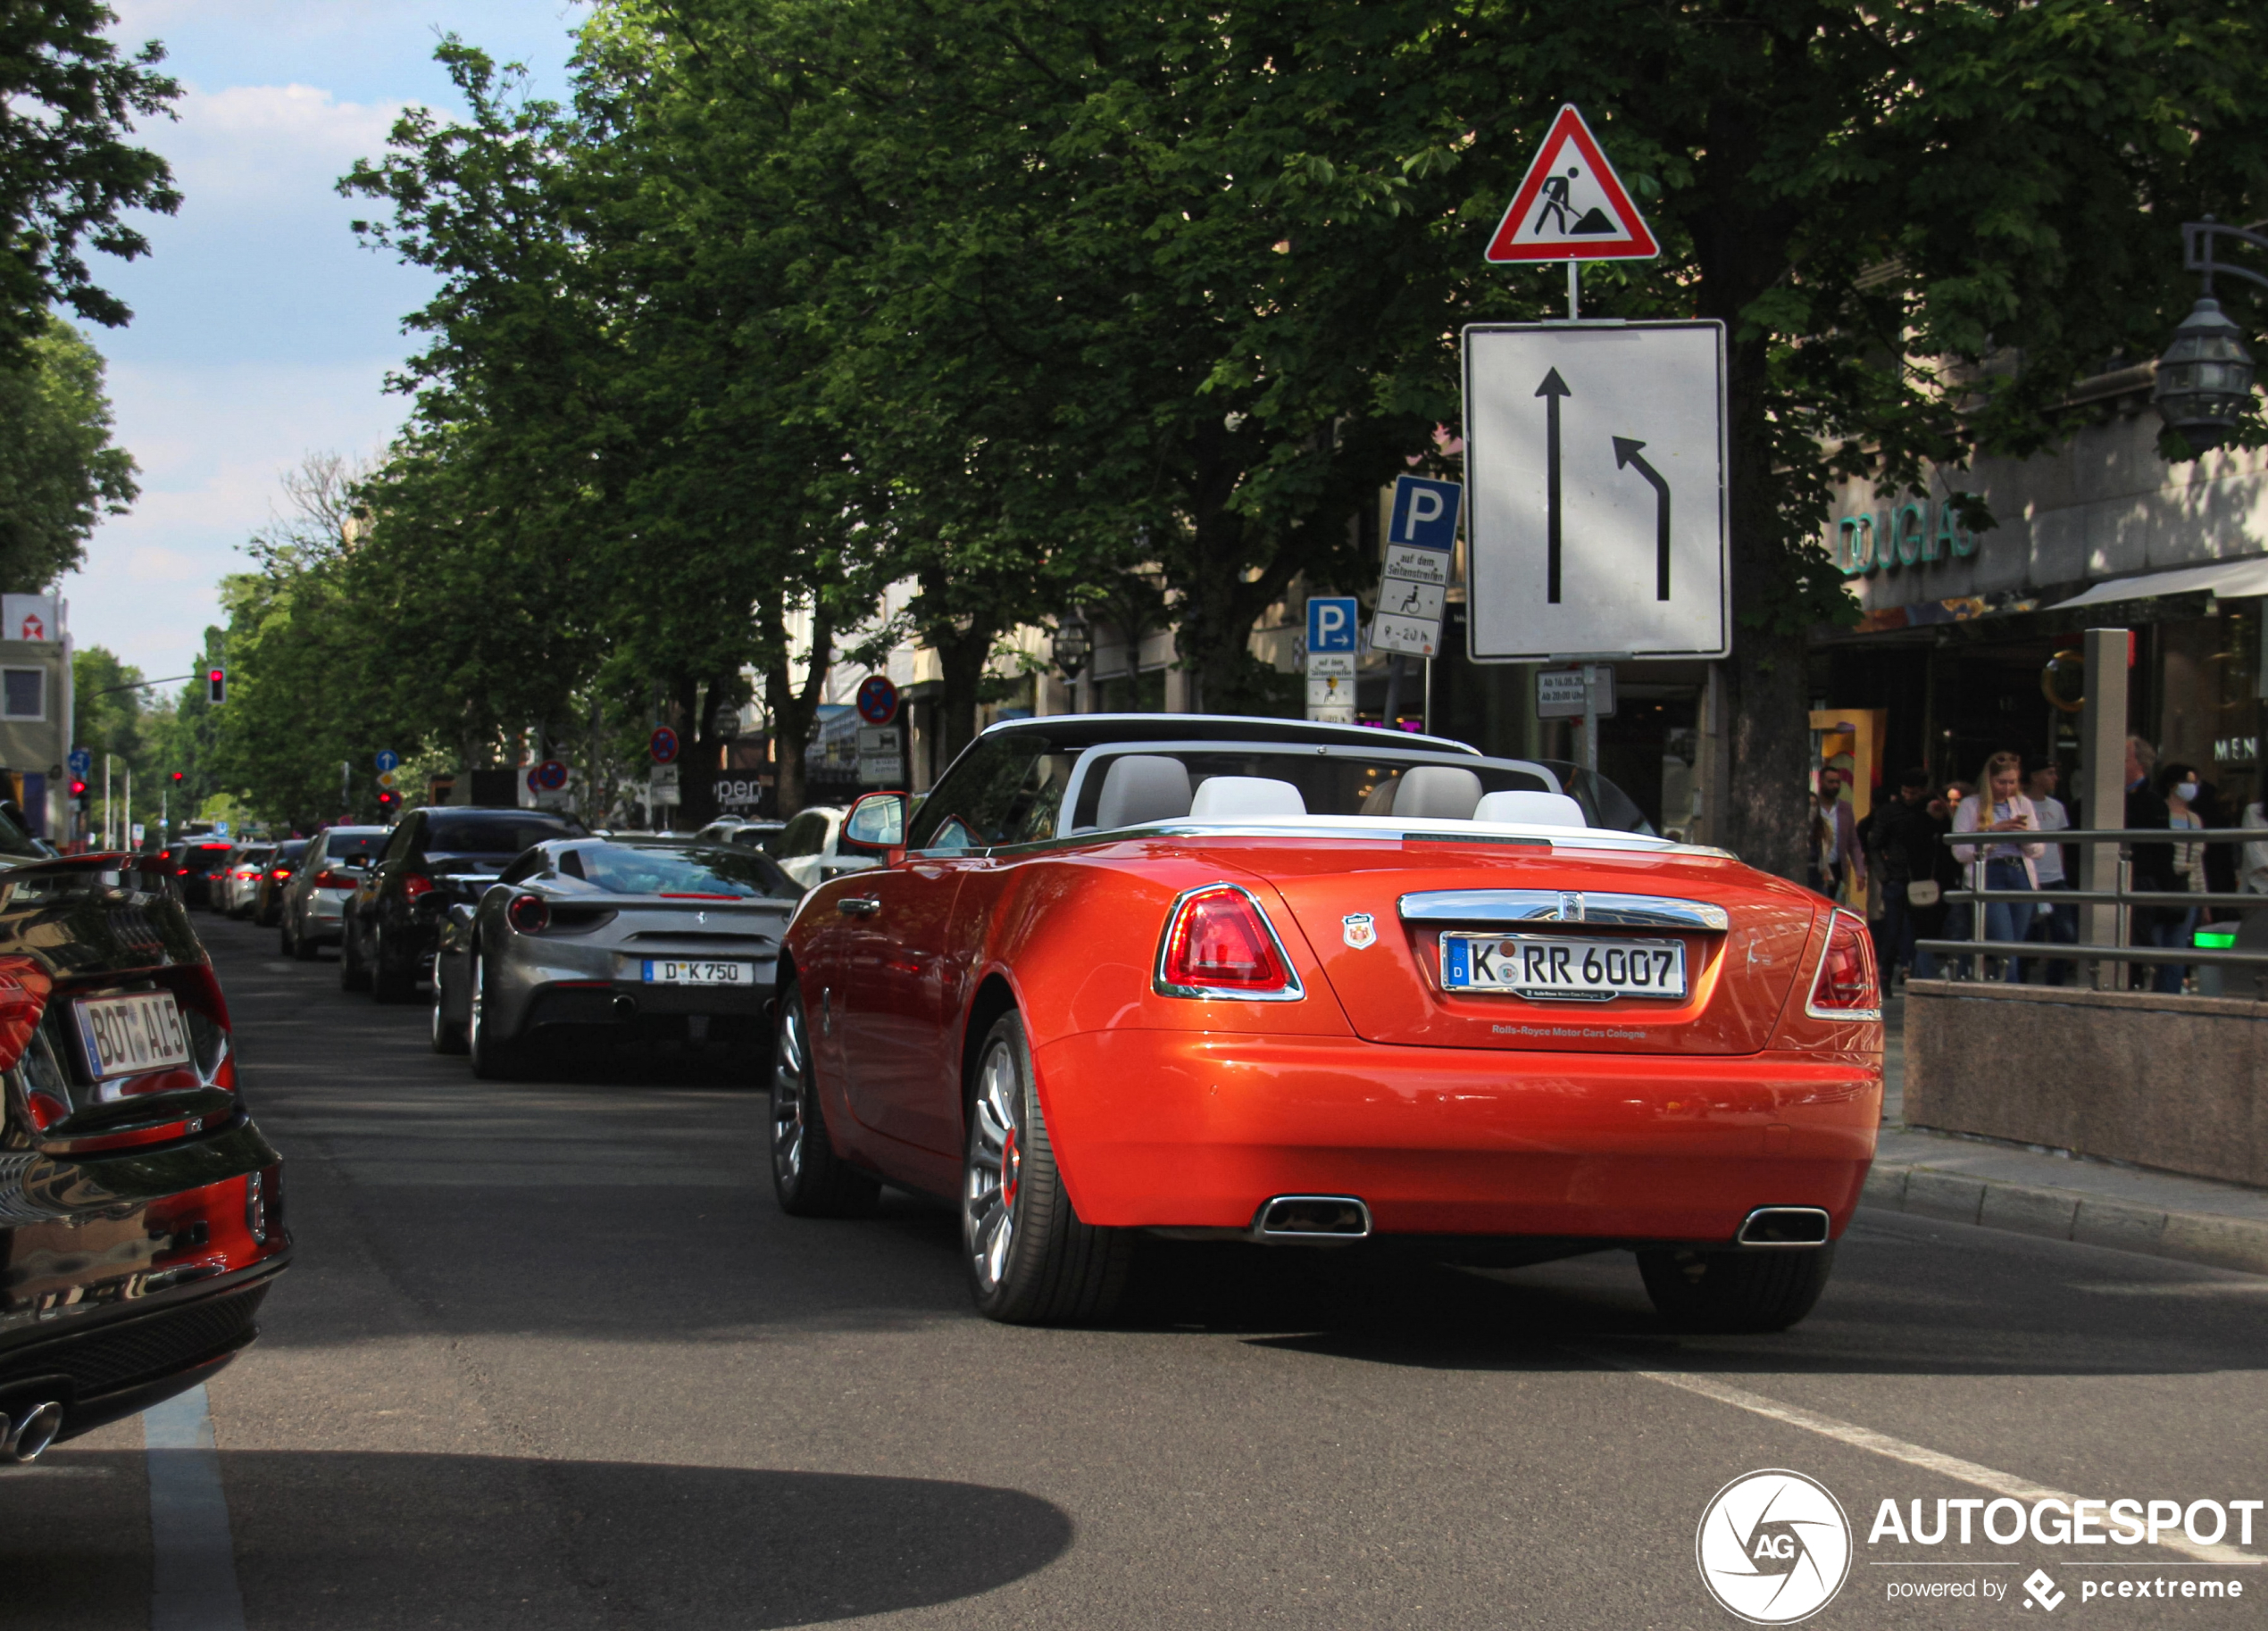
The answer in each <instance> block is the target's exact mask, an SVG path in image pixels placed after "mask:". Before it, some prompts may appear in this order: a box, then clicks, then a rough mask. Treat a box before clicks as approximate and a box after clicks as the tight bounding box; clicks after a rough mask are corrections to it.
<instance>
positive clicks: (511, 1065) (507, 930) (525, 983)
mask: <svg viewBox="0 0 2268 1631" xmlns="http://www.w3.org/2000/svg"><path fill="white" fill-rule="evenodd" d="M803 893H804V892H803V890H802V888H801V887H800V886H798V885H796V883H795V881H794V880H793V879H791V878H788V875H787V873H786V872H785V871H783V870H781V869H780V864H779V863H778V862H777V861H773V860H772V859H771V857H770V856H769V855H765V854H763V853H759V852H755V851H751V850H746V849H739V848H735V847H733V846H730V845H713V844H698V843H684V842H675V843H672V842H668V841H662V840H655V839H646V838H630V837H615V838H598V837H587V838H576V839H563V840H555V841H554V842H551V843H546V844H540V845H537V846H536V847H535V848H534V849H531V850H529V852H528V853H526V854H524V855H522V856H521V857H520V858H519V859H518V860H516V861H513V863H512V864H511V865H510V866H508V867H506V868H505V869H504V872H503V874H502V875H501V876H500V877H499V878H497V879H496V883H495V885H494V886H492V887H490V888H489V889H488V892H487V893H486V894H485V895H483V896H482V897H481V899H480V901H479V903H478V905H477V906H476V905H472V904H468V903H463V902H457V903H453V904H452V905H451V906H450V908H449V911H448V917H447V920H446V922H445V923H444V925H443V926H442V929H441V940H440V954H439V957H438V961H436V963H435V965H434V974H433V1048H434V1051H435V1052H436V1053H466V1052H470V1053H471V1055H472V1069H473V1071H474V1073H475V1074H476V1075H479V1076H483V1077H507V1076H511V1075H513V1074H516V1073H517V1072H518V1071H520V1070H521V1069H522V1068H523V1066H524V1064H525V1062H526V1060H527V1056H528V1053H529V1048H530V1046H531V1044H534V1043H535V1042H537V1041H538V1040H539V1039H541V1038H543V1037H546V1036H555V1035H561V1034H568V1033H571V1032H573V1031H574V1030H575V1029H577V1028H591V1029H592V1030H594V1031H595V1032H597V1033H600V1034H611V1035H614V1036H624V1035H630V1034H642V1035H646V1036H676V1037H682V1038H684V1039H686V1040H688V1041H690V1042H696V1043H700V1042H717V1043H725V1042H730V1043H739V1044H746V1043H747V1042H749V1041H751V1040H755V1039H759V1038H760V1034H761V1032H762V1030H763V1027H764V1024H765V1012H764V1011H765V1008H766V1006H767V1005H768V1004H769V1003H771V996H772V972H773V967H774V963H775V960H776V959H777V957H778V955H779V949H780V936H781V935H782V934H783V933H784V932H785V931H786V929H787V926H788V918H789V916H790V915H791V914H792V913H793V912H794V911H795V907H796V901H797V900H798V899H799V898H800V897H801V896H802V895H803Z"/></svg>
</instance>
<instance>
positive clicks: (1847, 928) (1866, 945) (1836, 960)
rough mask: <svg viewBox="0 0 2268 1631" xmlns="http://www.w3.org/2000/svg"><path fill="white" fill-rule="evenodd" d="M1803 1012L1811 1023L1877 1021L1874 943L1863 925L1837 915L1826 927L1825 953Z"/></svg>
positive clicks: (1878, 999)
mask: <svg viewBox="0 0 2268 1631" xmlns="http://www.w3.org/2000/svg"><path fill="white" fill-rule="evenodd" d="M1806 1011H1807V1012H1809V1013H1810V1015H1811V1016H1812V1018H1814V1019H1880V1018H1881V1017H1882V989H1881V986H1880V983H1879V982H1878V981H1877V980H1876V978H1875V976H1874V943H1873V940H1872V936H1869V935H1868V934H1867V932H1866V925H1865V924H1864V922H1862V921H1860V920H1859V919H1857V918H1855V917H1854V916H1853V915H1852V914H1851V913H1849V912H1847V911H1838V912H1837V913H1836V914H1835V916H1834V918H1833V919H1832V920H1830V922H1829V924H1828V926H1827V951H1826V954H1825V955H1823V956H1822V957H1821V958H1820V960H1819V973H1818V974H1817V975H1816V976H1815V977H1814V978H1813V980H1812V985H1811V1001H1810V1003H1808V1004H1807V1005H1806Z"/></svg>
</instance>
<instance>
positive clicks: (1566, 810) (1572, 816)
mask: <svg viewBox="0 0 2268 1631" xmlns="http://www.w3.org/2000/svg"><path fill="white" fill-rule="evenodd" d="M1472 819H1473V820H1476V821H1511V822H1515V823H1517V824H1518V825H1520V826H1522V827H1588V826H1589V825H1590V823H1589V822H1588V821H1586V820H1583V807H1582V806H1581V805H1580V804H1579V803H1576V802H1575V801H1574V800H1573V799H1572V798H1569V797H1568V796H1567V795H1565V794H1564V793H1536V792H1529V791H1522V792H1513V793H1491V794H1490V795H1488V797H1486V798H1484V799H1482V800H1481V801H1480V804H1479V805H1478V806H1477V807H1476V808H1475V809H1474V810H1473V812H1472Z"/></svg>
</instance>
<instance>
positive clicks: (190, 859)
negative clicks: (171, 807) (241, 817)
mask: <svg viewBox="0 0 2268 1631" xmlns="http://www.w3.org/2000/svg"><path fill="white" fill-rule="evenodd" d="M235 847H236V846H235V845H231V844H230V843H229V841H228V840H227V839H226V838H176V839H174V840H173V842H172V843H171V844H169V845H166V846H165V847H164V848H163V850H161V851H159V852H158V853H160V854H162V855H163V856H164V857H165V861H166V868H167V871H168V873H169V874H170V876H171V885H170V887H171V889H172V891H173V894H174V896H175V898H176V899H178V900H179V901H180V903H182V904H183V905H185V906H204V907H207V908H212V907H213V905H214V903H215V902H216V901H217V900H218V899H219V898H220V896H219V894H218V892H217V891H216V890H215V889H214V888H213V874H214V873H215V872H219V871H221V869H222V866H223V864H224V863H225V862H226V861H228V859H229V854H230V853H231V852H233V850H234V849H235Z"/></svg>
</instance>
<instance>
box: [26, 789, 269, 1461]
mask: <svg viewBox="0 0 2268 1631" xmlns="http://www.w3.org/2000/svg"><path fill="white" fill-rule="evenodd" d="M178 869H179V857H178V856H176V855H172V854H169V853H166V852H164V851H156V852H153V853H147V854H144V855H141V856H125V855H119V854H93V855H77V856H71V857H70V858H68V859H54V858H48V857H45V856H43V855H41V854H40V853H39V846H38V845H37V844H36V842H35V841H34V840H32V839H31V838H29V836H27V835H26V834H24V833H23V832H22V831H21V828H17V827H16V826H15V824H14V823H13V822H10V821H6V820H0V879H4V881H5V884H6V887H5V889H4V890H0V1097H4V1104H0V1266H4V1267H0V1460H16V1461H28V1460H32V1459H34V1458H35V1457H37V1456H38V1454H39V1452H41V1451H43V1450H45V1449H46V1447H47V1445H48V1444H52V1443H53V1442H54V1441H55V1440H56V1439H58V1438H70V1437H73V1436H75V1435H79V1434H81V1433H85V1432H87V1431H88V1430H90V1429H92V1428H94V1427H100V1426H102V1425H103V1424H104V1422H107V1421H114V1420H116V1419H119V1418H121V1417H123V1416H128V1415H131V1414H133V1413H134V1412H135V1411H137V1410H142V1409H144V1408H145V1407H146V1406H148V1405H151V1404H154V1403H156V1402H158V1401H160V1400H162V1399H165V1398H168V1397H171V1395H172V1394H178V1393H180V1392H182V1391H183V1390H184V1389H186V1388H188V1387H191V1386H196V1384H197V1383H199V1382H202V1381H203V1380H204V1378H205V1377H208V1376H210V1375H211V1374H212V1373H213V1372H214V1371H216V1370H218V1369H220V1368H221V1366H223V1365H225V1364H227V1363H228V1362H229V1360H231V1359H233V1358H234V1357H235V1356H236V1355H237V1354H238V1353H239V1352H242V1351H243V1350H244V1348H245V1347H246V1345H247V1344H250V1343H251V1341H252V1340H253V1338H254V1336H255V1335H257V1326H256V1324H255V1316H256V1314H257V1312H258V1310H259V1307H260V1303H261V1301H262V1299H263V1297H265V1296H266V1294H267V1292H268V1288H269V1286H270V1285H271V1283H272V1282H273V1281H274V1279H275V1277H276V1276H277V1275H278V1274H279V1273H280V1272H281V1271H282V1269H283V1268H284V1265H285V1263H286V1261H288V1258H289V1255H290V1238H289V1236H288V1235H287V1234H286V1233H285V1230H284V1224H283V1191H282V1187H281V1177H282V1168H281V1165H280V1163H279V1158H278V1157H277V1154H276V1152H275V1151H274V1149H273V1148H271V1146H270V1145H269V1144H268V1142H267V1141H266V1140H265V1139H264V1138H263V1137H262V1136H261V1134H260V1129H259V1128H256V1127H255V1126H254V1125H253V1122H252V1119H251V1117H250V1116H249V1115H248V1114H247V1113H246V1110H245V1107H244V1105H243V1103H242V1102H241V1101H240V1100H239V1099H238V1094H237V1061H236V1047H235V1042H234V1039H233V1037H232V1036H231V1035H230V1031H229V1010H228V1004H227V1003H225V1002H224V1001H223V1000H222V997H221V986H220V983H219V981H218V980H217V979H215V978H214V977H213V966H212V963H211V961H209V960H208V959H207V957H206V955H205V952H204V947H203V946H202V945H201V944H199V943H198V940H197V936H196V930H195V929H193V928H191V927H190V925H189V917H188V911H187V910H186V909H185V907H184V906H183V904H182V903H181V900H180V898H179V893H178V890H179V877H180V874H179V870H178Z"/></svg>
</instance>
